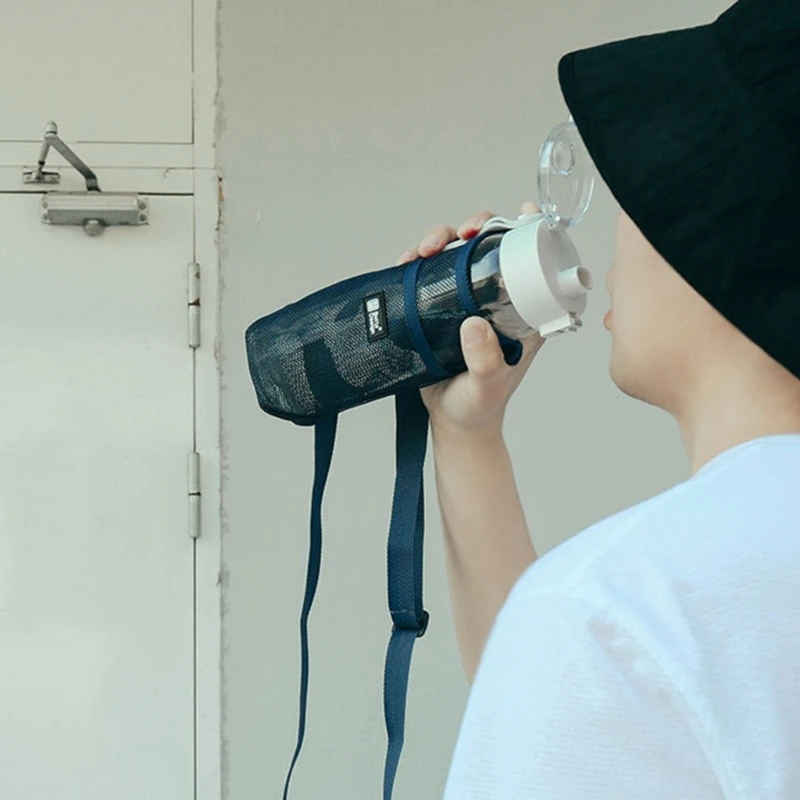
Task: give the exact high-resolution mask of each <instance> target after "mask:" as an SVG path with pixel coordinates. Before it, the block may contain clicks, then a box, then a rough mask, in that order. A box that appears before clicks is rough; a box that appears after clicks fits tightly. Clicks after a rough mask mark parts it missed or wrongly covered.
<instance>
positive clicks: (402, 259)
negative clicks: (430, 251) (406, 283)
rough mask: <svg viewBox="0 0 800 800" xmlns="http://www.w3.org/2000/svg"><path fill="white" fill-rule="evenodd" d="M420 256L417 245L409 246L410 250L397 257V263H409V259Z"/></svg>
mask: <svg viewBox="0 0 800 800" xmlns="http://www.w3.org/2000/svg"><path fill="white" fill-rule="evenodd" d="M418 256H419V250H417V248H416V247H409V248H408V250H406V251H404V252H403V254H402V255H401V256H400V257H399V258H398V259H397V262H396V263H397V265H398V266H399V265H400V264H407V263H408V262H409V261H413V260H414V259H415V258H417V257H418Z"/></svg>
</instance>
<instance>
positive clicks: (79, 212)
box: [22, 122, 150, 236]
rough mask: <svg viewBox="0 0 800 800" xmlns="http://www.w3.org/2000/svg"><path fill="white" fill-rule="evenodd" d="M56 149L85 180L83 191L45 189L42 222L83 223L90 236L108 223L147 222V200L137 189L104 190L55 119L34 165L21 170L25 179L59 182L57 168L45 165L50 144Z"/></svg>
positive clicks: (39, 181) (135, 223)
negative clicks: (74, 150) (60, 134)
mask: <svg viewBox="0 0 800 800" xmlns="http://www.w3.org/2000/svg"><path fill="white" fill-rule="evenodd" d="M51 147H53V148H54V149H55V150H57V151H58V152H59V153H60V154H61V155H62V156H63V157H64V158H65V159H66V160H67V161H68V162H69V163H70V164H71V165H72V166H73V167H75V169H76V170H78V172H80V173H81V175H83V178H84V180H85V181H86V191H85V192H52V191H51V192H47V193H46V194H45V196H44V198H43V199H42V222H45V223H47V224H48V225H82V226H83V230H84V231H85V232H86V233H87V234H88V235H89V236H98V235H99V234H101V233H103V231H104V230H105V229H106V228H107V227H108V226H109V225H147V224H149V218H150V216H149V209H148V203H147V200H146V199H145V198H143V197H139V195H138V194H137V193H136V192H103V191H101V190H100V183H99V181H98V180H97V175H95V173H94V171H93V170H92V169H91V168H90V167H89V166H87V164H86V163H85V162H84V161H82V160H81V159H80V158H79V157H78V156H77V155H76V154H75V153H74V152H73V151H72V150H71V149H70V147H69V146H68V145H67V144H66V142H64V141H63V140H62V139H61V138H60V137H59V135H58V125H56V123H55V122H50V123H48V124H47V127H46V129H45V133H44V141H43V142H42V147H41V149H40V151H39V162H38V166H37V167H36V169H31V170H26V171H24V172H23V173H22V180H23V181H24V182H25V183H42V184H53V183H60V181H61V175H60V174H59V173H58V172H46V171H45V169H44V167H45V163H46V161H47V154H48V153H49V152H50V148H51Z"/></svg>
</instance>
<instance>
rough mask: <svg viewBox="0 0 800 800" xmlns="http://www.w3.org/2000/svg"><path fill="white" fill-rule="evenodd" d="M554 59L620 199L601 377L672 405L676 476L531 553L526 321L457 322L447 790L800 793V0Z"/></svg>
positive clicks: (444, 462) (542, 794)
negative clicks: (452, 698) (519, 341)
mask: <svg viewBox="0 0 800 800" xmlns="http://www.w3.org/2000/svg"><path fill="white" fill-rule="evenodd" d="M559 77H560V82H561V87H562V90H563V92H564V95H565V99H566V101H567V104H568V105H569V107H570V110H571V111H572V113H573V117H574V119H575V122H576V124H577V126H578V129H579V130H580V131H581V134H582V137H583V139H584V142H585V144H586V146H587V149H588V150H589V152H590V153H591V155H592V157H593V159H594V161H595V164H596V166H597V168H598V170H599V172H600V173H601V175H602V177H603V178H604V179H605V181H606V183H607V184H608V186H609V188H610V189H611V191H612V193H613V194H614V195H615V197H616V198H617V200H618V201H619V202H620V205H621V207H622V209H623V210H622V212H621V214H620V217H619V223H618V228H617V237H616V259H615V264H614V266H613V268H612V269H611V271H610V273H609V279H608V289H609V293H610V296H611V301H612V302H611V305H612V309H613V311H612V312H610V314H609V315H608V316H607V317H606V323H605V324H606V327H607V328H608V329H609V331H610V332H611V336H612V341H613V348H612V357H611V376H612V378H613V380H614V382H615V383H616V384H617V386H618V387H619V388H620V389H621V390H622V391H623V392H625V393H626V394H628V395H631V396H633V397H635V398H638V399H640V400H642V401H644V402H646V403H649V404H653V405H655V406H658V407H660V408H662V409H664V410H665V411H667V412H668V413H670V414H672V415H673V416H674V417H675V418H676V420H677V421H678V423H679V426H680V429H681V431H682V435H683V440H684V442H685V446H686V449H687V452H688V455H689V457H690V462H691V473H692V474H691V477H690V478H688V479H687V480H686V481H684V482H682V483H680V484H679V485H677V486H675V487H673V488H671V489H670V490H669V491H666V492H664V493H663V494H661V495H659V496H657V497H654V498H651V499H649V500H646V501H645V502H643V503H640V504H639V505H637V506H635V507H633V508H630V509H627V510H626V511H623V512H621V513H619V514H616V515H615V516H613V517H611V518H609V519H606V520H603V521H601V522H599V523H597V524H596V525H594V526H592V527H591V528H589V529H588V530H586V531H583V532H582V533H580V534H579V535H578V536H576V537H573V538H572V539H570V540H569V541H567V542H565V543H564V544H562V545H561V546H560V547H558V548H556V549H554V550H553V551H552V552H550V553H548V554H547V555H545V556H544V557H542V558H541V559H537V557H536V554H535V552H534V549H533V546H532V544H531V540H530V538H529V534H528V529H527V525H526V521H525V519H524V516H523V511H522V507H521V505H520V501H519V498H518V495H517V489H516V486H515V482H514V477H513V473H512V466H511V463H510V460H509V456H508V452H507V450H506V447H505V445H504V443H503V433H502V430H503V416H504V411H505V408H506V404H507V402H508V400H509V398H510V397H511V395H512V393H513V392H514V390H515V389H516V387H517V386H518V385H519V383H520V381H521V379H522V377H523V375H524V374H525V373H526V371H527V370H528V368H529V367H530V365H531V362H532V361H533V359H534V357H535V355H536V352H537V351H538V350H539V349H540V347H541V346H542V341H541V340H540V339H538V338H536V339H534V340H531V341H528V342H526V355H525V356H524V357H523V360H522V361H521V362H520V364H519V365H517V366H516V367H510V366H507V365H506V363H505V362H504V360H503V356H502V353H501V350H500V348H499V345H498V342H497V337H496V336H495V335H494V333H493V331H492V328H491V327H490V326H489V324H488V323H486V322H485V321H483V320H481V319H479V318H473V319H470V320H468V321H467V322H465V323H464V326H463V328H462V344H463V349H464V353H465V358H466V361H467V364H468V367H469V372H468V373H465V374H464V375H461V376H459V377H457V378H455V379H453V380H452V381H449V382H447V383H443V384H439V385H437V386H434V387H430V388H428V389H426V390H424V398H425V402H426V405H427V406H428V409H429V411H430V416H431V430H432V436H433V452H434V457H435V461H436V475H437V489H438V494H439V502H440V508H441V513H442V517H443V522H444V531H445V538H446V547H447V555H448V570H449V579H450V585H451V594H452V601H453V609H454V616H455V623H456V626H457V633H458V638H459V643H460V647H461V652H462V657H463V662H464V666H465V669H466V672H467V675H468V677H469V679H470V680H471V681H472V680H473V678H474V682H473V685H472V690H471V695H470V699H469V703H468V707H467V710H466V713H465V716H464V720H463V723H462V729H461V732H460V737H459V741H458V744H457V747H456V752H455V756H454V761H453V764H452V768H451V773H450V776H449V779H448V784H447V789H446V798H447V800H477V799H478V798H481V800H483V799H484V798H498V800H499V799H500V798H502V800H515V798H530V800H589V798H591V800H643V799H644V800H666V799H667V798H670V800H672V799H673V798H675V799H677V798H680V800H722V799H723V798H724V799H725V800H734V799H735V800H798V798H800V330H798V329H797V327H796V326H797V324H798V323H800V185H799V184H800V3H798V2H797V0H740V2H738V3H737V4H735V5H734V6H732V7H731V8H730V9H729V10H728V11H727V12H726V13H725V14H723V15H721V17H720V18H719V19H718V20H716V21H715V22H714V23H713V24H710V25H707V26H701V27H698V28H695V29H691V30H683V31H673V32H668V33H663V34H658V35H655V36H648V37H638V38H636V39H632V40H627V41H623V42H616V43H612V44H608V45H603V46H601V47H596V48H591V49H588V50H585V51H582V52H578V53H573V54H570V55H568V56H566V57H565V58H564V59H562V61H561V64H560V65H559ZM532 210H534V209H533V208H532V207H531V206H529V205H528V206H525V207H523V211H526V212H528V211H532ZM489 216H492V215H491V214H489V213H486V214H480V215H477V216H476V217H475V218H474V219H471V220H469V221H468V222H466V223H464V224H463V225H462V226H461V227H460V228H459V229H458V230H455V229H453V228H451V227H447V226H439V227H436V228H434V229H433V230H432V231H431V232H430V234H429V236H427V237H426V238H425V240H423V242H422V244H421V245H420V246H419V247H418V248H414V249H413V250H412V251H410V252H409V253H406V254H405V256H404V257H403V259H402V260H404V261H407V260H410V259H412V258H414V257H416V256H417V254H419V255H423V256H429V255H432V254H434V253H436V252H438V251H439V250H441V249H442V248H443V247H444V246H445V245H446V244H447V243H448V242H449V241H451V240H453V239H455V238H457V237H460V238H463V239H467V238H470V237H471V236H473V235H474V234H475V233H476V232H477V230H478V229H479V228H480V226H481V224H482V223H483V221H485V220H486V219H487V218H488V217H489ZM532 424H535V420H533V421H532ZM534 523H535V521H534Z"/></svg>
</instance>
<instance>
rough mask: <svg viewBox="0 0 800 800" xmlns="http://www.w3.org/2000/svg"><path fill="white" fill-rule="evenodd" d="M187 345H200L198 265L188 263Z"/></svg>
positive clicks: (193, 346)
mask: <svg viewBox="0 0 800 800" xmlns="http://www.w3.org/2000/svg"><path fill="white" fill-rule="evenodd" d="M187 299H188V306H189V331H188V333H189V347H191V348H193V349H195V348H198V347H200V265H199V264H198V263H196V262H194V261H192V262H191V263H190V264H189V276H188V298H187Z"/></svg>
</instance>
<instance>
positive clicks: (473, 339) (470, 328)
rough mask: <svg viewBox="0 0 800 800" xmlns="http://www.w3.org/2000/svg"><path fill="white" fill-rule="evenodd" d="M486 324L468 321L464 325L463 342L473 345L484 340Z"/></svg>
mask: <svg viewBox="0 0 800 800" xmlns="http://www.w3.org/2000/svg"><path fill="white" fill-rule="evenodd" d="M486 333H487V331H486V326H485V325H483V324H478V323H476V322H470V323H468V324H467V325H466V326H465V327H464V344H466V345H475V344H480V343H481V342H485V341H486Z"/></svg>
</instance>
